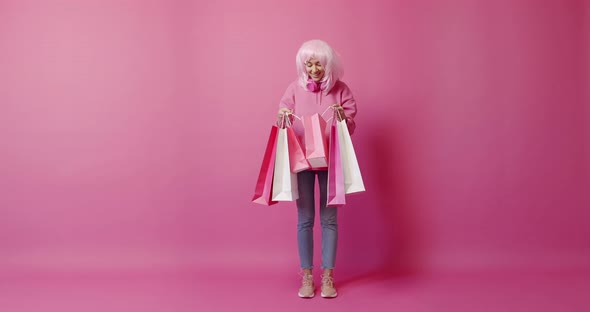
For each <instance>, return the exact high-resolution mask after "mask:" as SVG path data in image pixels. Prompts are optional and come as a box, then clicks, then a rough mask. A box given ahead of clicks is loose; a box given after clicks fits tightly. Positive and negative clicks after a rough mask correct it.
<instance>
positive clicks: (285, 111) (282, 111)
mask: <svg viewBox="0 0 590 312" xmlns="http://www.w3.org/2000/svg"><path fill="white" fill-rule="evenodd" d="M285 114H293V111H292V110H290V109H288V108H284V107H283V108H281V109H279V112H278V116H277V124H278V125H280V124H281V123H282V121H283V115H285Z"/></svg>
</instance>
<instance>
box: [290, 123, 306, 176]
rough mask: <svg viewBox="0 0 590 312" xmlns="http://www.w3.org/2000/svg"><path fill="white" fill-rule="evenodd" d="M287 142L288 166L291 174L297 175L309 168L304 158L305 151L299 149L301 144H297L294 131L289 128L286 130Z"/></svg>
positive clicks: (301, 148) (297, 140)
mask: <svg viewBox="0 0 590 312" xmlns="http://www.w3.org/2000/svg"><path fill="white" fill-rule="evenodd" d="M287 142H288V143H289V144H288V147H289V164H290V165H291V172H294V173H297V172H300V171H303V170H307V169H309V168H311V166H310V165H309V162H307V159H306V158H305V151H304V150H303V147H301V142H299V139H298V138H297V135H295V131H293V129H292V128H291V127H288V128H287Z"/></svg>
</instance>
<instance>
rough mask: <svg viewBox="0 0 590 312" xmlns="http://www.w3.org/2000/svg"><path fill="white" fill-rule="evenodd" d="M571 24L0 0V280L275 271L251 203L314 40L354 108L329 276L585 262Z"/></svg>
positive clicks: (287, 230) (539, 17)
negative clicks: (348, 179)
mask: <svg viewBox="0 0 590 312" xmlns="http://www.w3.org/2000/svg"><path fill="white" fill-rule="evenodd" d="M589 20H590V4H589V3H588V2H587V1H575V0H571V1H563V0H547V1H532V0H530V1H527V0H519V1H514V0H510V1H508V0H501V1H468V0H463V1H461V0H457V1H435V0H421V1H409V0H398V1H377V0H366V1H335V0H324V1H307V0H301V1H293V2H284V1H271V0H267V1H252V2H250V1H239V0H224V1H193V2H191V1H163V0H162V1H139V0H138V1H98V0H96V1H65V0H63V1H53V2H51V3H50V2H45V1H16V0H14V1H6V0H4V1H0V69H1V72H2V74H1V75H0V130H1V131H0V177H1V178H0V270H2V271H4V272H5V273H9V272H26V271H43V272H79V271H84V272H94V271H113V270H114V271H118V270H130V271H144V270H145V271H160V270H161V271H169V270H196V271H199V270H209V269H212V268H214V269H219V270H225V271H232V272H233V271H236V272H237V271H242V270H252V269H255V268H265V269H268V268H271V269H278V270H281V271H284V272H288V274H295V273H296V272H297V270H298V260H297V254H296V236H295V235H296V232H295V229H296V214H295V207H294V205H293V204H291V203H282V204H279V205H277V206H272V207H263V206H259V205H255V204H252V203H250V199H251V197H252V194H253V190H254V183H255V181H256V177H257V174H258V170H259V166H260V162H261V158H262V155H263V150H264V147H265V144H266V139H267V135H268V132H269V129H270V126H271V124H272V123H273V121H274V117H275V113H276V110H277V105H278V100H279V99H280V97H281V95H282V94H283V92H284V90H285V88H286V86H287V85H288V83H289V82H291V81H292V80H293V79H295V64H294V56H295V53H296V51H297V48H298V47H299V46H300V44H301V43H302V42H303V41H305V40H308V39H313V38H321V39H324V40H326V41H328V42H329V43H330V44H331V45H332V46H333V47H335V48H336V49H337V50H338V51H339V52H340V54H341V55H342V59H343V62H344V65H345V76H344V79H343V80H344V81H345V82H346V83H347V84H348V85H349V86H350V87H351V89H352V90H353V92H354V94H355V96H356V99H357V103H358V109H359V113H358V117H357V131H356V133H355V135H354V137H353V140H354V143H355V147H356V149H357V154H358V158H359V161H360V165H361V169H362V170H363V174H364V178H365V184H366V187H367V190H368V191H367V192H365V193H363V194H359V195H356V196H351V197H349V204H348V205H347V206H345V207H343V208H341V211H340V233H341V234H340V245H339V254H338V268H339V269H340V270H341V271H340V272H343V273H342V274H350V275H354V274H359V273H362V272H378V271H384V270H394V271H399V270H405V269H415V270H425V271H448V270H453V271H454V270H465V269H468V270H472V269H473V270H476V269H511V268H518V269H547V268H582V267H584V266H587V265H588V263H590V227H589V226H588V220H590V209H588V207H590V198H589V195H588V189H589V187H590V126H588V125H589V124H590V108H589V105H588V104H589V103H590V90H589V88H588V86H589V84H590V80H589V78H590V57H589V56H588V55H590V23H589V22H588V21H589ZM318 225H319V222H318ZM318 233H319V229H318ZM316 234H317V233H316ZM318 238H319V237H318ZM316 247H318V248H317V250H318V251H319V244H317V245H316ZM318 256H319V255H318ZM318 259H319V258H318ZM317 263H318V264H319V260H318V261H317Z"/></svg>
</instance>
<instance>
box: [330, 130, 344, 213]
mask: <svg viewBox="0 0 590 312" xmlns="http://www.w3.org/2000/svg"><path fill="white" fill-rule="evenodd" d="M345 195H346V192H345V189H344V170H343V169H342V158H341V155H340V139H339V136H338V130H337V129H336V125H335V124H333V125H332V127H331V129H330V156H329V163H328V206H342V205H345V204H346V196H345Z"/></svg>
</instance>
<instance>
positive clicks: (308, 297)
mask: <svg viewBox="0 0 590 312" xmlns="http://www.w3.org/2000/svg"><path fill="white" fill-rule="evenodd" d="M297 295H299V298H305V299H311V298H313V297H315V293H313V294H311V296H304V295H302V294H300V293H297Z"/></svg>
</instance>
